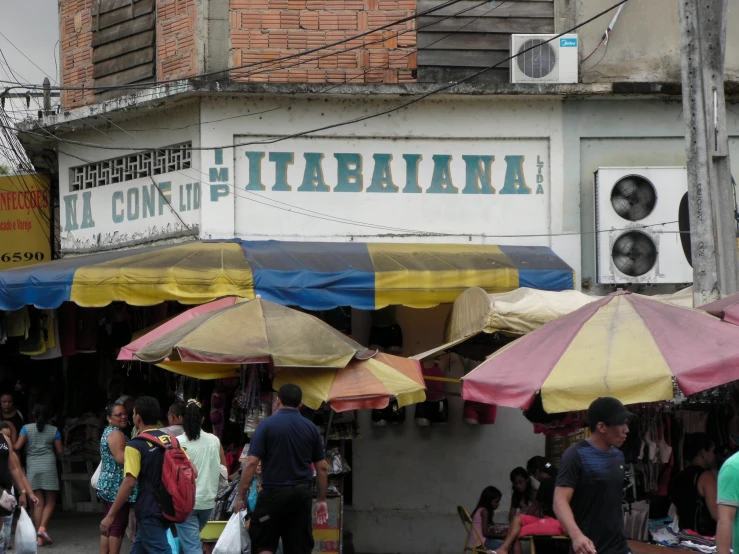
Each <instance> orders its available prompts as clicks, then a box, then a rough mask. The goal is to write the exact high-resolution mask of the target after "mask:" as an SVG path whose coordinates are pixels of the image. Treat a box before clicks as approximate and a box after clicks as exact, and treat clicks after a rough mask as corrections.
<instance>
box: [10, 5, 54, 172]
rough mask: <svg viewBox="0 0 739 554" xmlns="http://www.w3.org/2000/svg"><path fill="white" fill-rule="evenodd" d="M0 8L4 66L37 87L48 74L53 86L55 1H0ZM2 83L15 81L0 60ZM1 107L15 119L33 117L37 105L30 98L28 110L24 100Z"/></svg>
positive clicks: (22, 79)
mask: <svg viewBox="0 0 739 554" xmlns="http://www.w3.org/2000/svg"><path fill="white" fill-rule="evenodd" d="M0 6H2V8H4V9H3V12H2V13H3V15H2V16H0V33H1V35H0V51H2V53H3V55H4V56H5V59H6V60H7V64H8V65H9V66H10V68H11V69H12V70H13V72H14V73H15V74H16V76H17V77H18V79H20V80H21V81H22V82H24V83H25V82H27V83H33V84H38V85H41V84H42V83H43V81H44V77H46V76H47V75H48V76H49V77H50V79H49V80H50V81H51V83H52V85H54V84H55V81H58V80H59V76H58V74H59V71H58V69H57V67H58V64H59V59H58V56H59V45H58V44H57V41H58V40H59V7H58V3H57V0H0ZM19 50H20V51H19ZM21 52H22V53H21ZM23 54H25V56H26V57H27V58H28V59H27V58H26V57H24V55H23ZM29 59H30V60H31V61H29ZM32 62H33V63H32ZM34 64H35V65H34ZM36 66H38V67H36ZM2 80H15V79H14V78H13V77H12V76H11V75H9V74H8V67H7V66H6V65H5V60H3V58H2V57H0V81H2ZM4 86H7V85H5V84H4V83H0V92H2V90H4ZM13 92H21V91H20V90H14V91H13ZM40 101H41V99H39V102H40ZM56 102H57V100H56V99H52V106H53V105H54V104H56ZM5 108H6V110H7V112H8V115H10V116H11V117H12V118H13V119H14V120H18V119H22V118H25V117H27V116H29V115H31V116H33V117H36V113H37V111H38V104H37V103H36V101H35V100H33V99H32V100H31V110H30V111H27V110H26V102H25V100H21V101H13V102H12V104H11V103H10V102H6V104H5ZM0 163H2V158H0Z"/></svg>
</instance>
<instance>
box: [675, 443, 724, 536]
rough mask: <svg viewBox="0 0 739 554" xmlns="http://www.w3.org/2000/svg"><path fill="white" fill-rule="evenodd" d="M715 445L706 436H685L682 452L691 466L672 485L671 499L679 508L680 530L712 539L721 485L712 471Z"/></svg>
mask: <svg viewBox="0 0 739 554" xmlns="http://www.w3.org/2000/svg"><path fill="white" fill-rule="evenodd" d="M715 450H716V445H715V444H714V443H713V441H712V440H711V439H710V438H709V437H708V435H706V434H705V433H692V434H690V435H687V436H686V437H685V446H684V447H683V453H684V455H685V459H686V460H690V465H689V466H688V467H686V468H685V469H684V470H683V471H681V472H680V474H679V475H678V476H677V477H675V480H674V481H673V482H672V485H671V486H670V500H671V501H672V503H673V504H674V505H675V508H677V516H678V524H679V525H680V529H685V530H690V531H695V532H696V533H698V534H700V535H703V536H707V537H713V536H714V535H715V534H716V520H717V519H718V503H717V502H718V484H717V479H716V475H715V473H714V472H713V469H714V467H715V465H716V453H715Z"/></svg>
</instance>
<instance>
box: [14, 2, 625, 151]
mask: <svg viewBox="0 0 739 554" xmlns="http://www.w3.org/2000/svg"><path fill="white" fill-rule="evenodd" d="M628 1H629V0H620V1H619V2H616V3H615V4H613V5H612V6H610V7H609V8H606V9H605V10H603V11H601V12H599V13H597V14H596V15H594V16H592V17H590V18H589V19H587V20H585V21H583V22H582V23H579V24H578V25H575V26H574V27H572V28H571V29H568V30H566V31H564V32H562V33H559V34H556V35H553V36H552V37H551V38H550V39H548V40H545V41H542V42H541V43H538V44H536V45H533V46H531V47H529V48H526V49H523V50H521V51H519V52H517V53H515V54H513V55H511V56H508V57H507V58H505V59H503V60H501V61H499V62H497V63H495V64H493V65H491V66H489V67H486V68H483V69H481V70H479V71H476V72H475V73H472V74H470V75H468V76H467V77H464V78H462V79H460V80H458V81H452V82H450V83H447V84H445V85H441V86H439V87H437V88H435V89H433V90H431V91H429V92H426V93H424V94H421V95H418V96H416V97H415V98H412V99H410V100H407V101H405V102H402V103H400V104H398V105H397V106H393V107H391V108H387V109H384V110H381V111H379V112H375V113H372V114H368V115H364V116H360V117H356V118H354V119H350V120H347V121H340V122H338V123H332V124H329V125H324V126H322V127H318V128H314V129H309V130H306V131H299V132H297V133H292V134H289V135H282V136H279V137H275V138H271V139H265V140H257V141H250V142H242V143H230V144H223V145H219V146H191V147H189V148H188V149H189V150H191V151H208V150H229V149H231V148H238V147H242V146H253V145H261V144H275V143H278V142H281V141H284V140H288V139H293V138H299V137H303V136H306V135H310V134H313V133H318V132H322V131H328V130H331V129H336V128H338V127H343V126H346V125H352V124H354V123H360V122H362V121H367V120H369V119H373V118H375V117H380V116H383V115H388V114H390V113H393V112H396V111H398V110H401V109H403V108H407V107H409V106H411V105H413V104H416V103H417V102H420V101H422V100H425V99H426V98H429V97H431V96H434V95H435V94H439V93H442V92H445V91H447V90H450V89H452V88H454V87H456V86H459V85H461V84H464V83H466V82H469V81H471V80H473V79H475V78H477V77H479V76H480V75H482V74H484V73H486V72H488V71H490V70H492V69H495V68H497V67H499V66H501V65H502V64H504V63H506V62H509V61H511V60H514V59H515V58H517V57H518V56H521V55H523V54H526V53H527V52H530V51H531V50H534V49H536V48H541V46H543V45H544V44H548V43H550V42H552V41H555V40H557V39H559V38H560V37H562V36H564V35H567V34H571V33H573V32H574V31H577V30H578V29H580V28H582V27H584V26H585V25H588V24H589V23H591V22H593V21H595V20H596V19H598V18H600V17H602V16H604V15H606V14H607V13H608V12H610V11H613V10H615V9H616V8H618V7H619V6H621V5H622V4H625V3H626V2H628ZM26 132H27V133H28V134H30V135H37V136H41V137H43V138H46V137H44V136H43V135H38V133H33V132H31V131H26ZM54 139H55V140H57V141H58V142H60V143H64V144H73V145H76V146H83V147H86V148H96V149H101V150H117V151H139V152H151V151H160V152H166V151H180V150H181V148H167V147H160V146H138V145H137V146H129V147H125V146H108V145H102V144H94V143H89V142H83V141H76V140H71V139H63V138H59V137H56V136H55V137H54Z"/></svg>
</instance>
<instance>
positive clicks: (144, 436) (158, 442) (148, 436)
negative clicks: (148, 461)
mask: <svg viewBox="0 0 739 554" xmlns="http://www.w3.org/2000/svg"><path fill="white" fill-rule="evenodd" d="M168 436H169V438H170V439H172V442H171V443H170V444H164V443H163V442H162V441H161V439H160V438H159V437H155V436H154V435H152V434H150V433H141V434H140V435H137V436H136V438H134V440H136V439H141V440H145V441H149V442H151V443H154V444H155V445H156V446H160V447H162V448H164V449H165V450H166V449H168V448H179V447H180V443H179V441H178V440H177V438H176V437H173V436H172V435H168Z"/></svg>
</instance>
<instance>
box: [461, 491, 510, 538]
mask: <svg viewBox="0 0 739 554" xmlns="http://www.w3.org/2000/svg"><path fill="white" fill-rule="evenodd" d="M501 498H503V495H502V494H501V492H500V491H499V490H498V489H496V488H495V487H492V486H491V487H485V488H484V489H482V493H481V494H480V500H478V501H477V506H475V509H474V510H472V525H473V526H474V527H475V529H477V533H474V532H473V533H470V539H469V544H468V546H470V547H475V546H477V547H479V546H483V545H481V544H479V542H480V541H479V540H478V538H477V536H478V535H479V536H480V537H482V538H483V539H484V540H485V545H484V546H485V548H487V549H488V550H494V549H495V548H496V547H497V546H498V545H499V544H501V541H500V539H499V538H497V537H496V533H495V528H494V523H493V517H494V515H495V510H497V509H498V507H499V506H500V499H501Z"/></svg>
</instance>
